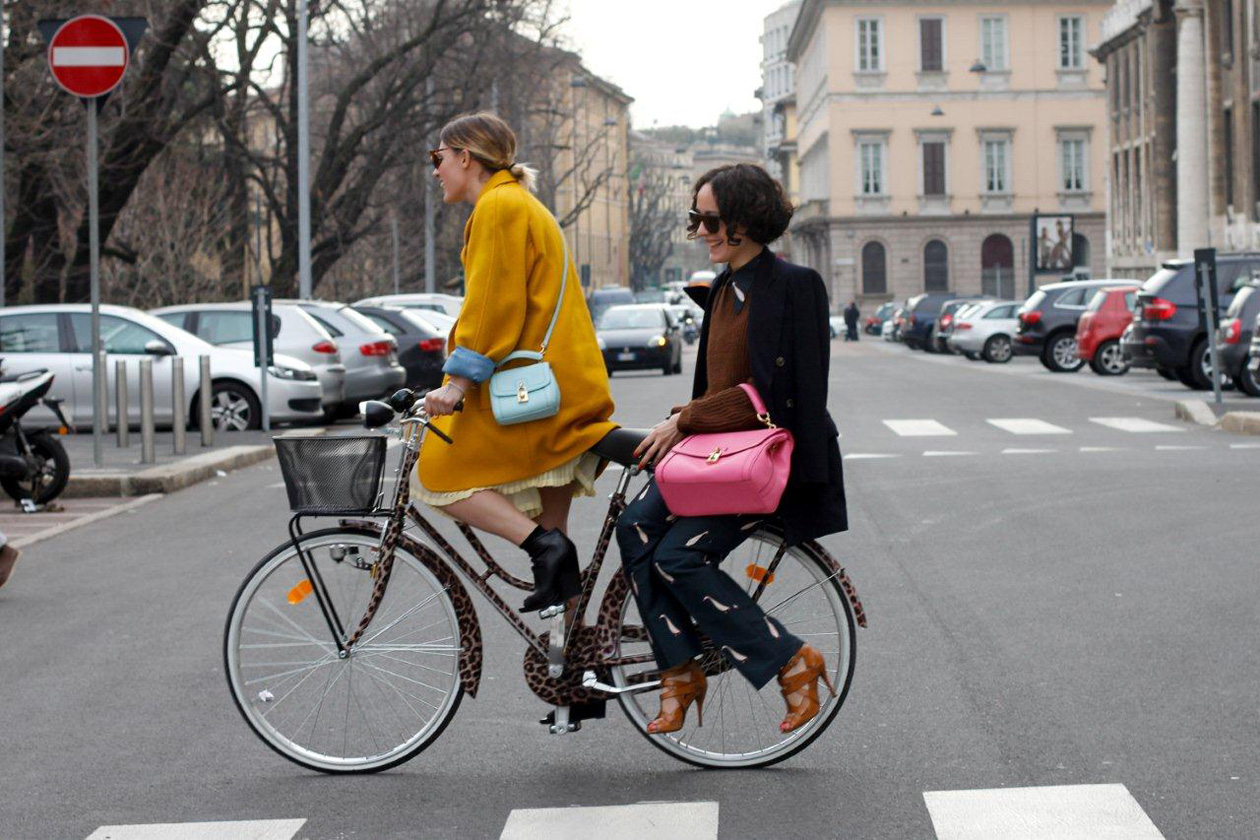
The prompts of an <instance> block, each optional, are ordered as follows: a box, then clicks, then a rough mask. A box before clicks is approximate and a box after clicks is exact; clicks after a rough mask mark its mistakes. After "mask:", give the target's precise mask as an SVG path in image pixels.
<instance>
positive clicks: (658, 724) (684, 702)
mask: <svg viewBox="0 0 1260 840" xmlns="http://www.w3.org/2000/svg"><path fill="white" fill-rule="evenodd" d="M684 676H686V677H687V678H686V679H682V677H684ZM708 690H709V685H708V681H707V680H706V679H705V678H704V669H703V668H701V667H700V666H699V665H697V664H696V662H695V660H692V661H691V662H688V663H687V664H685V665H679V666H678V667H676V668H670V669H669V670H668V671H664V672H662V673H661V711H660V714H658V715H657V716H656V717H655V718H653V719H652V721H650V722H649V723H648V725H647V732H648V734H649V735H662V734H664V733H666V732H677V731H678V730H679V729H682V727H683V720H684V719H686V717H687V709H688V708H689V707H690V706H691V703H692V701H695V704H696V720H697V725H698V726H704V695H705V693H706V692H708ZM666 700H673V701H675V703H676V704H677V706H676V707H675V708H674V709H673V710H672V711H670V712H666V711H665V701H666Z"/></svg>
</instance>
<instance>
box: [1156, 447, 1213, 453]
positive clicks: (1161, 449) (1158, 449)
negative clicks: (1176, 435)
mask: <svg viewBox="0 0 1260 840" xmlns="http://www.w3.org/2000/svg"><path fill="white" fill-rule="evenodd" d="M1188 449H1207V447H1206V446H1157V447H1155V451H1156V452H1184V451H1185V450H1188Z"/></svg>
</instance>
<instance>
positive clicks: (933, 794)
mask: <svg viewBox="0 0 1260 840" xmlns="http://www.w3.org/2000/svg"><path fill="white" fill-rule="evenodd" d="M923 801H924V803H925V804H926V805H927V809H928V814H929V815H930V816H931V818H932V827H933V828H934V829H935V830H936V836H937V838H938V840H1098V838H1100V837H1108V838H1114V840H1164V835H1163V834H1161V833H1160V831H1159V829H1158V828H1156V827H1155V824H1154V823H1153V822H1151V818H1150V817H1148V816H1147V815H1146V812H1145V811H1143V810H1142V806H1141V805H1139V804H1138V802H1137V800H1136V799H1134V798H1133V795H1132V794H1131V793H1129V790H1128V788H1126V787H1125V786H1124V785H1120V784H1109V785H1061V786H1054V787H1031V788H1002V789H994V790H941V791H927V792H925V793H924V794H923Z"/></svg>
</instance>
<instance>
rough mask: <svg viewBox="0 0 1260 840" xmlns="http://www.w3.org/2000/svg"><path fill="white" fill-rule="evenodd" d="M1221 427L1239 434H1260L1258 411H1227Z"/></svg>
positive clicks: (1259, 413) (1259, 415)
mask: <svg viewBox="0 0 1260 840" xmlns="http://www.w3.org/2000/svg"><path fill="white" fill-rule="evenodd" d="M1221 428H1222V429H1224V430H1225V431H1227V432H1234V433H1235V434H1240V435H1260V411H1228V412H1226V413H1225V416H1224V417H1222V418H1221Z"/></svg>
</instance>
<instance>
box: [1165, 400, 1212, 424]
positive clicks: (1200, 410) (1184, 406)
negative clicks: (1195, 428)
mask: <svg viewBox="0 0 1260 840" xmlns="http://www.w3.org/2000/svg"><path fill="white" fill-rule="evenodd" d="M1173 413H1174V414H1175V415H1176V416H1177V419H1179V420H1188V421H1190V422H1191V423H1198V424H1199V425H1200V426H1215V425H1216V413H1215V412H1214V411H1212V408H1211V406H1209V405H1208V404H1207V403H1206V402H1204V401H1203V400H1177V403H1176V407H1175V408H1174V409H1173Z"/></svg>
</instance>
